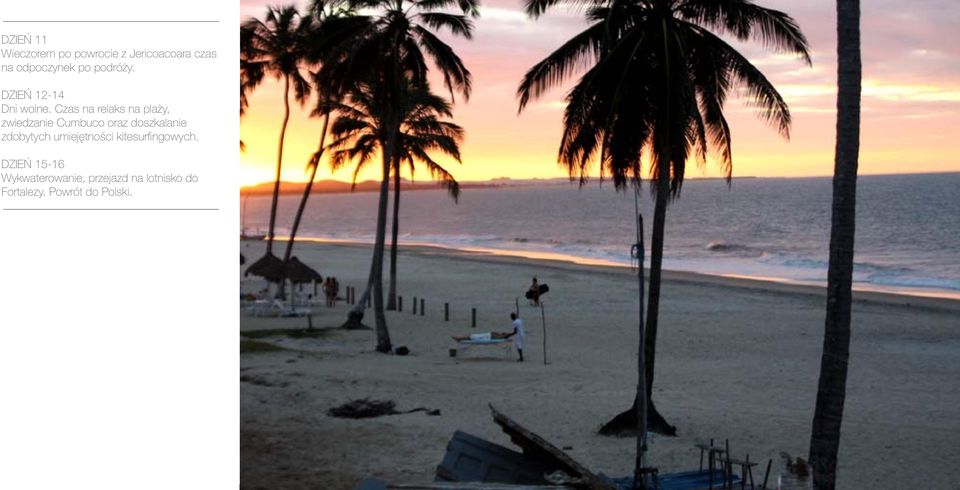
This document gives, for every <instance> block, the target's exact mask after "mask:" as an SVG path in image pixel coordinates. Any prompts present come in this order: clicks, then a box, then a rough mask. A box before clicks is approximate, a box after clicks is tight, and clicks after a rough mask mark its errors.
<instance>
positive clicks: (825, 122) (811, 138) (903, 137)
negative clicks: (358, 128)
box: [240, 0, 960, 184]
mask: <svg viewBox="0 0 960 490" xmlns="http://www.w3.org/2000/svg"><path fill="white" fill-rule="evenodd" d="M275 3H276V2H264V1H261V0H241V1H240V15H241V20H244V19H247V18H248V17H250V16H257V17H260V18H262V17H263V14H264V12H265V10H266V5H268V4H269V5H274V4H275ZM757 3H759V4H761V5H763V6H766V7H770V8H775V9H778V10H783V11H785V12H787V13H789V14H790V15H792V16H793V17H794V18H795V19H796V20H797V22H798V23H799V24H800V27H801V29H802V30H803V32H804V33H805V34H806V36H807V38H808V40H809V42H810V46H811V50H812V54H813V67H812V68H811V67H807V66H805V65H804V64H803V63H801V62H800V61H798V60H796V59H793V58H791V57H786V56H783V55H777V54H774V53H772V52H769V51H765V50H764V49H763V48H762V47H760V46H759V45H757V44H739V43H736V44H734V46H737V47H738V49H740V50H741V52H742V53H744V54H745V55H746V56H747V57H748V58H749V59H750V60H751V61H752V62H753V63H754V64H755V65H756V66H757V67H758V68H760V69H761V70H762V71H763V72H764V73H765V74H766V76H767V77H768V78H769V79H770V80H771V81H772V82H773V84H774V85H775V86H776V87H777V89H778V90H779V91H780V93H781V94H782V95H783V96H784V98H785V99H786V101H787V103H788V104H789V106H790V109H791V112H792V114H793V120H794V121H793V128H792V134H791V139H790V140H789V141H786V140H784V139H782V138H781V137H780V136H779V135H778V134H777V132H776V131H775V130H773V129H771V128H770V127H767V126H765V125H764V124H763V123H762V122H760V121H759V120H758V119H757V117H756V116H755V115H754V114H753V113H752V111H751V109H750V108H749V107H747V106H746V105H745V104H744V103H743V100H742V99H737V98H734V99H732V100H730V101H728V103H727V105H726V114H727V119H728V120H729V121H730V125H731V127H732V130H733V157H734V170H733V171H734V176H770V177H774V176H820V175H831V174H832V172H833V145H834V115H835V109H834V107H835V93H836V88H835V82H836V73H835V72H836V56H835V49H836V47H835V44H836V34H835V13H834V3H833V2H829V1H819V2H810V1H801V0H768V1H759V2H757ZM301 4H302V3H301ZM481 5H482V7H481V18H480V19H477V20H476V22H475V29H474V38H473V40H472V41H466V40H463V39H459V38H453V37H452V36H450V35H449V34H447V33H445V32H444V33H442V34H441V37H442V38H443V39H444V40H445V41H447V42H449V43H450V44H451V45H452V46H453V47H454V49H455V50H456V52H457V53H458V54H459V55H460V56H461V58H463V60H464V62H465V63H466V65H467V68H469V69H470V71H471V72H472V73H473V87H474V89H473V94H472V96H471V98H470V100H469V102H466V103H464V102H463V101H462V100H461V98H460V97H458V98H457V104H456V107H455V111H454V121H455V122H456V123H458V124H460V125H462V126H464V128H465V129H466V131H467V136H466V141H465V143H464V145H463V147H462V152H463V164H462V165H459V164H457V163H455V162H449V161H443V160H441V162H444V164H445V166H446V167H447V169H448V170H450V171H451V172H452V173H453V174H454V176H455V177H457V178H458V179H459V180H461V181H470V180H486V179H492V178H498V177H510V178H514V179H523V178H533V177H539V178H551V177H564V176H566V175H567V174H566V171H565V170H564V169H563V168H561V167H559V166H558V165H557V163H556V152H557V148H558V144H559V141H560V131H561V126H560V123H561V116H562V109H563V105H562V98H563V95H564V93H565V89H557V90H554V91H552V92H550V93H549V94H548V95H547V96H546V97H544V98H542V99H540V100H538V101H537V102H535V103H534V104H532V105H531V106H529V107H528V108H527V110H525V111H524V112H523V113H522V114H520V115H518V114H517V99H516V95H515V93H516V89H517V85H518V83H519V82H520V79H521V77H522V76H523V74H524V72H525V71H526V70H527V69H528V68H529V67H530V66H532V65H533V64H534V63H536V62H538V61H540V60H541V59H543V58H544V57H545V56H546V55H547V54H549V53H550V52H551V51H553V50H554V49H556V48H557V47H558V46H559V45H560V44H561V43H563V42H564V41H566V40H567V39H569V38H570V37H571V36H573V35H574V34H575V33H577V32H579V31H580V30H582V29H583V28H584V27H585V25H586V24H585V23H584V22H583V21H582V20H581V18H580V16H578V15H577V14H575V13H572V12H563V11H561V10H557V11H555V12H554V13H551V14H548V15H546V16H543V17H541V18H540V19H538V20H536V21H534V20H531V19H528V18H527V17H526V16H525V15H524V14H523V12H522V2H521V1H519V0H486V1H484V0H481ZM862 8H863V12H862V43H863V100H862V110H863V112H862V130H861V149H860V173H861V174H887V173H904V172H910V173H913V172H941V171H960V157H958V156H957V150H956V146H955V145H956V144H957V140H958V139H960V34H958V32H957V26H960V9H957V8H956V4H955V0H919V1H915V2H906V3H905V2H899V1H896V2H895V1H893V0H874V1H870V2H864V3H863V4H862ZM434 89H435V90H436V91H437V92H438V93H441V89H442V85H441V84H439V83H435V84H434ZM294 107H296V106H295V105H294ZM308 108H309V107H308ZM307 114H308V110H307V109H303V110H301V109H299V108H297V109H296V110H295V111H294V112H293V115H292V116H291V119H290V126H289V128H288V130H287V139H286V144H285V146H284V162H283V174H282V177H283V179H284V180H288V181H304V180H306V178H307V175H306V173H305V164H306V162H307V159H308V158H309V155H310V154H311V153H312V152H313V151H314V150H315V148H316V145H317V142H318V141H319V131H320V121H319V120H318V119H310V118H308V117H307ZM282 117H283V95H282V85H280V84H279V83H277V82H274V81H273V80H268V81H266V82H265V83H264V84H263V85H262V86H261V87H259V88H258V89H257V91H256V92H255V93H254V94H253V96H252V97H251V98H250V109H249V111H248V113H247V115H246V116H245V117H244V118H243V120H242V121H241V123H240V135H241V138H242V139H243V141H244V142H245V144H246V145H247V150H246V152H244V153H241V156H240V165H241V182H242V183H244V184H255V183H259V182H264V181H269V180H272V179H273V174H274V170H275V165H276V152H277V139H278V136H279V131H280V124H281V121H282ZM595 170H596V169H595ZM719 174H720V170H719V168H718V167H717V166H715V165H712V164H711V163H709V162H708V164H707V166H706V167H704V168H703V169H702V170H701V169H696V168H694V169H693V170H692V171H688V174H687V175H688V177H691V178H696V177H712V176H718V175H719ZM350 177H351V171H350V170H344V171H341V172H339V173H337V174H336V175H331V173H330V171H329V169H328V168H327V167H326V166H324V167H323V168H322V169H321V171H320V173H319V175H318V179H328V178H334V179H337V180H350ZM360 178H361V179H374V178H379V175H378V172H377V168H376V166H375V165H374V166H371V167H370V169H368V171H366V172H364V173H363V174H361V177H360ZM416 178H417V179H418V180H423V179H426V178H428V177H427V175H426V172H425V171H422V172H420V173H418V174H417V176H416Z"/></svg>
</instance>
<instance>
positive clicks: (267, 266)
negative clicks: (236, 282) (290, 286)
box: [243, 254, 323, 283]
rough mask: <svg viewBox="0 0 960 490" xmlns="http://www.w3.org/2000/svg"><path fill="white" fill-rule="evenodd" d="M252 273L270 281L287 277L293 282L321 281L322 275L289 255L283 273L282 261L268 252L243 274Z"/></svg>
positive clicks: (277, 280)
mask: <svg viewBox="0 0 960 490" xmlns="http://www.w3.org/2000/svg"><path fill="white" fill-rule="evenodd" d="M250 274H253V275H255V276H260V277H262V278H264V279H266V280H268V281H270V282H279V281H280V279H281V278H282V279H287V280H289V281H293V282H295V283H309V282H314V281H316V282H323V276H321V275H320V273H319V272H317V271H316V270H314V269H313V268H312V267H310V266H309V265H307V264H304V263H303V262H302V261H301V260H300V259H298V258H296V257H291V258H290V260H289V261H288V262H287V267H286V273H284V268H283V261H282V260H280V259H279V258H277V256H276V255H273V254H268V255H264V256H263V257H260V258H259V259H258V260H257V261H256V262H254V263H253V264H252V265H250V267H248V268H247V271H246V272H244V274H243V275H245V276H248V275H250Z"/></svg>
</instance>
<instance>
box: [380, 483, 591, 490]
mask: <svg viewBox="0 0 960 490" xmlns="http://www.w3.org/2000/svg"><path fill="white" fill-rule="evenodd" d="M387 488H388V489H397V490H577V489H578V487H572V486H569V485H511V484H509V483H474V482H470V483H467V482H450V483H439V482H437V483H388V484H387Z"/></svg>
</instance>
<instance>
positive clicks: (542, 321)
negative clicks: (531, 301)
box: [540, 301, 547, 366]
mask: <svg viewBox="0 0 960 490" xmlns="http://www.w3.org/2000/svg"><path fill="white" fill-rule="evenodd" d="M540 327H541V328H542V329H543V365H544V366H546V365H547V319H546V315H545V314H544V311H543V302H542V301H541V302H540Z"/></svg>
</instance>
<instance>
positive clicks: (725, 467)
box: [723, 439, 733, 488]
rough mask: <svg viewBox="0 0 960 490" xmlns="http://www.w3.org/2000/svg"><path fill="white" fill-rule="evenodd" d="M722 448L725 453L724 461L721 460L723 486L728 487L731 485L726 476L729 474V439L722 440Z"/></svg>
mask: <svg viewBox="0 0 960 490" xmlns="http://www.w3.org/2000/svg"><path fill="white" fill-rule="evenodd" d="M723 449H724V454H725V455H726V458H725V461H724V462H723V488H729V487H732V486H733V482H729V479H728V477H729V476H730V468H729V464H730V439H724V440H723ZM728 482H729V485H728Z"/></svg>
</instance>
